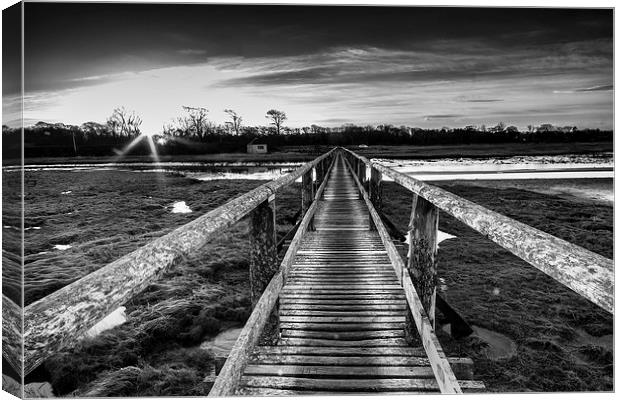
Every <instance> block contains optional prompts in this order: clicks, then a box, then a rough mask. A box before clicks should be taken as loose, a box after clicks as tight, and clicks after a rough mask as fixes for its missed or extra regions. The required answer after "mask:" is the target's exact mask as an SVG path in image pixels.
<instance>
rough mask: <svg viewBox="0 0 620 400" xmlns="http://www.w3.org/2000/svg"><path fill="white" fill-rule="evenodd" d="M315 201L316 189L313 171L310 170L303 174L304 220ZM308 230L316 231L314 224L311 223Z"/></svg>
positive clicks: (302, 206) (302, 210)
mask: <svg viewBox="0 0 620 400" xmlns="http://www.w3.org/2000/svg"><path fill="white" fill-rule="evenodd" d="M313 199H314V187H313V185H312V169H310V170H308V172H306V173H305V174H303V176H302V178H301V217H302V218H303V217H304V215H306V212H307V211H308V209H309V208H310V206H311V205H312V200H313ZM308 230H310V231H313V230H314V224H313V223H312V221H310V225H309V226H308Z"/></svg>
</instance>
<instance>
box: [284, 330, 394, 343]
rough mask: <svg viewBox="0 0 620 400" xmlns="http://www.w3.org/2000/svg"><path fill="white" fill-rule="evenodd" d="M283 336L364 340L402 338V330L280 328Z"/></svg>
mask: <svg viewBox="0 0 620 400" xmlns="http://www.w3.org/2000/svg"><path fill="white" fill-rule="evenodd" d="M282 337H283V338H308V339H331V340H350V339H355V340H365V339H385V338H404V337H405V332H404V331H403V330H398V329H395V330H385V331H357V332H328V331H298V330H294V329H284V330H282Z"/></svg>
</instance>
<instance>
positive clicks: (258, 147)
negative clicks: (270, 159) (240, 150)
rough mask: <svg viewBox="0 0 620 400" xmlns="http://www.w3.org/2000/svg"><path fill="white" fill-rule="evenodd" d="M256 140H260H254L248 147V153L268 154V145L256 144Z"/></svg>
mask: <svg viewBox="0 0 620 400" xmlns="http://www.w3.org/2000/svg"><path fill="white" fill-rule="evenodd" d="M256 139H258V138H254V139H253V140H252V141H251V142H250V143H248V144H247V145H246V151H247V152H248V153H250V154H256V153H259V154H260V153H267V144H265V143H256Z"/></svg>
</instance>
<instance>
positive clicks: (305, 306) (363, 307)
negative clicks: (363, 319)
mask: <svg viewBox="0 0 620 400" xmlns="http://www.w3.org/2000/svg"><path fill="white" fill-rule="evenodd" d="M356 303H357V302H355V303H354V304H333V303H327V304H321V303H318V302H308V303H282V304H280V310H281V311H282V312H284V311H285V310H286V311H287V312H289V311H297V310H299V311H302V310H304V311H305V310H316V311H319V310H322V311H339V310H344V311H368V312H375V311H398V312H403V311H405V310H406V309H407V305H406V303H404V302H403V303H400V304H392V302H390V303H374V304H372V303H370V304H356Z"/></svg>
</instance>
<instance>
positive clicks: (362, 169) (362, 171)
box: [357, 161, 366, 186]
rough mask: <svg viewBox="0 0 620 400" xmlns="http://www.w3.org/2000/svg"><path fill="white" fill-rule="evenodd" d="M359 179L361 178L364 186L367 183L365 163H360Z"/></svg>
mask: <svg viewBox="0 0 620 400" xmlns="http://www.w3.org/2000/svg"><path fill="white" fill-rule="evenodd" d="M357 177H358V178H359V180H360V183H361V184H362V186H364V185H365V183H366V163H365V162H363V161H360V163H359V170H358V173H357Z"/></svg>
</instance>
